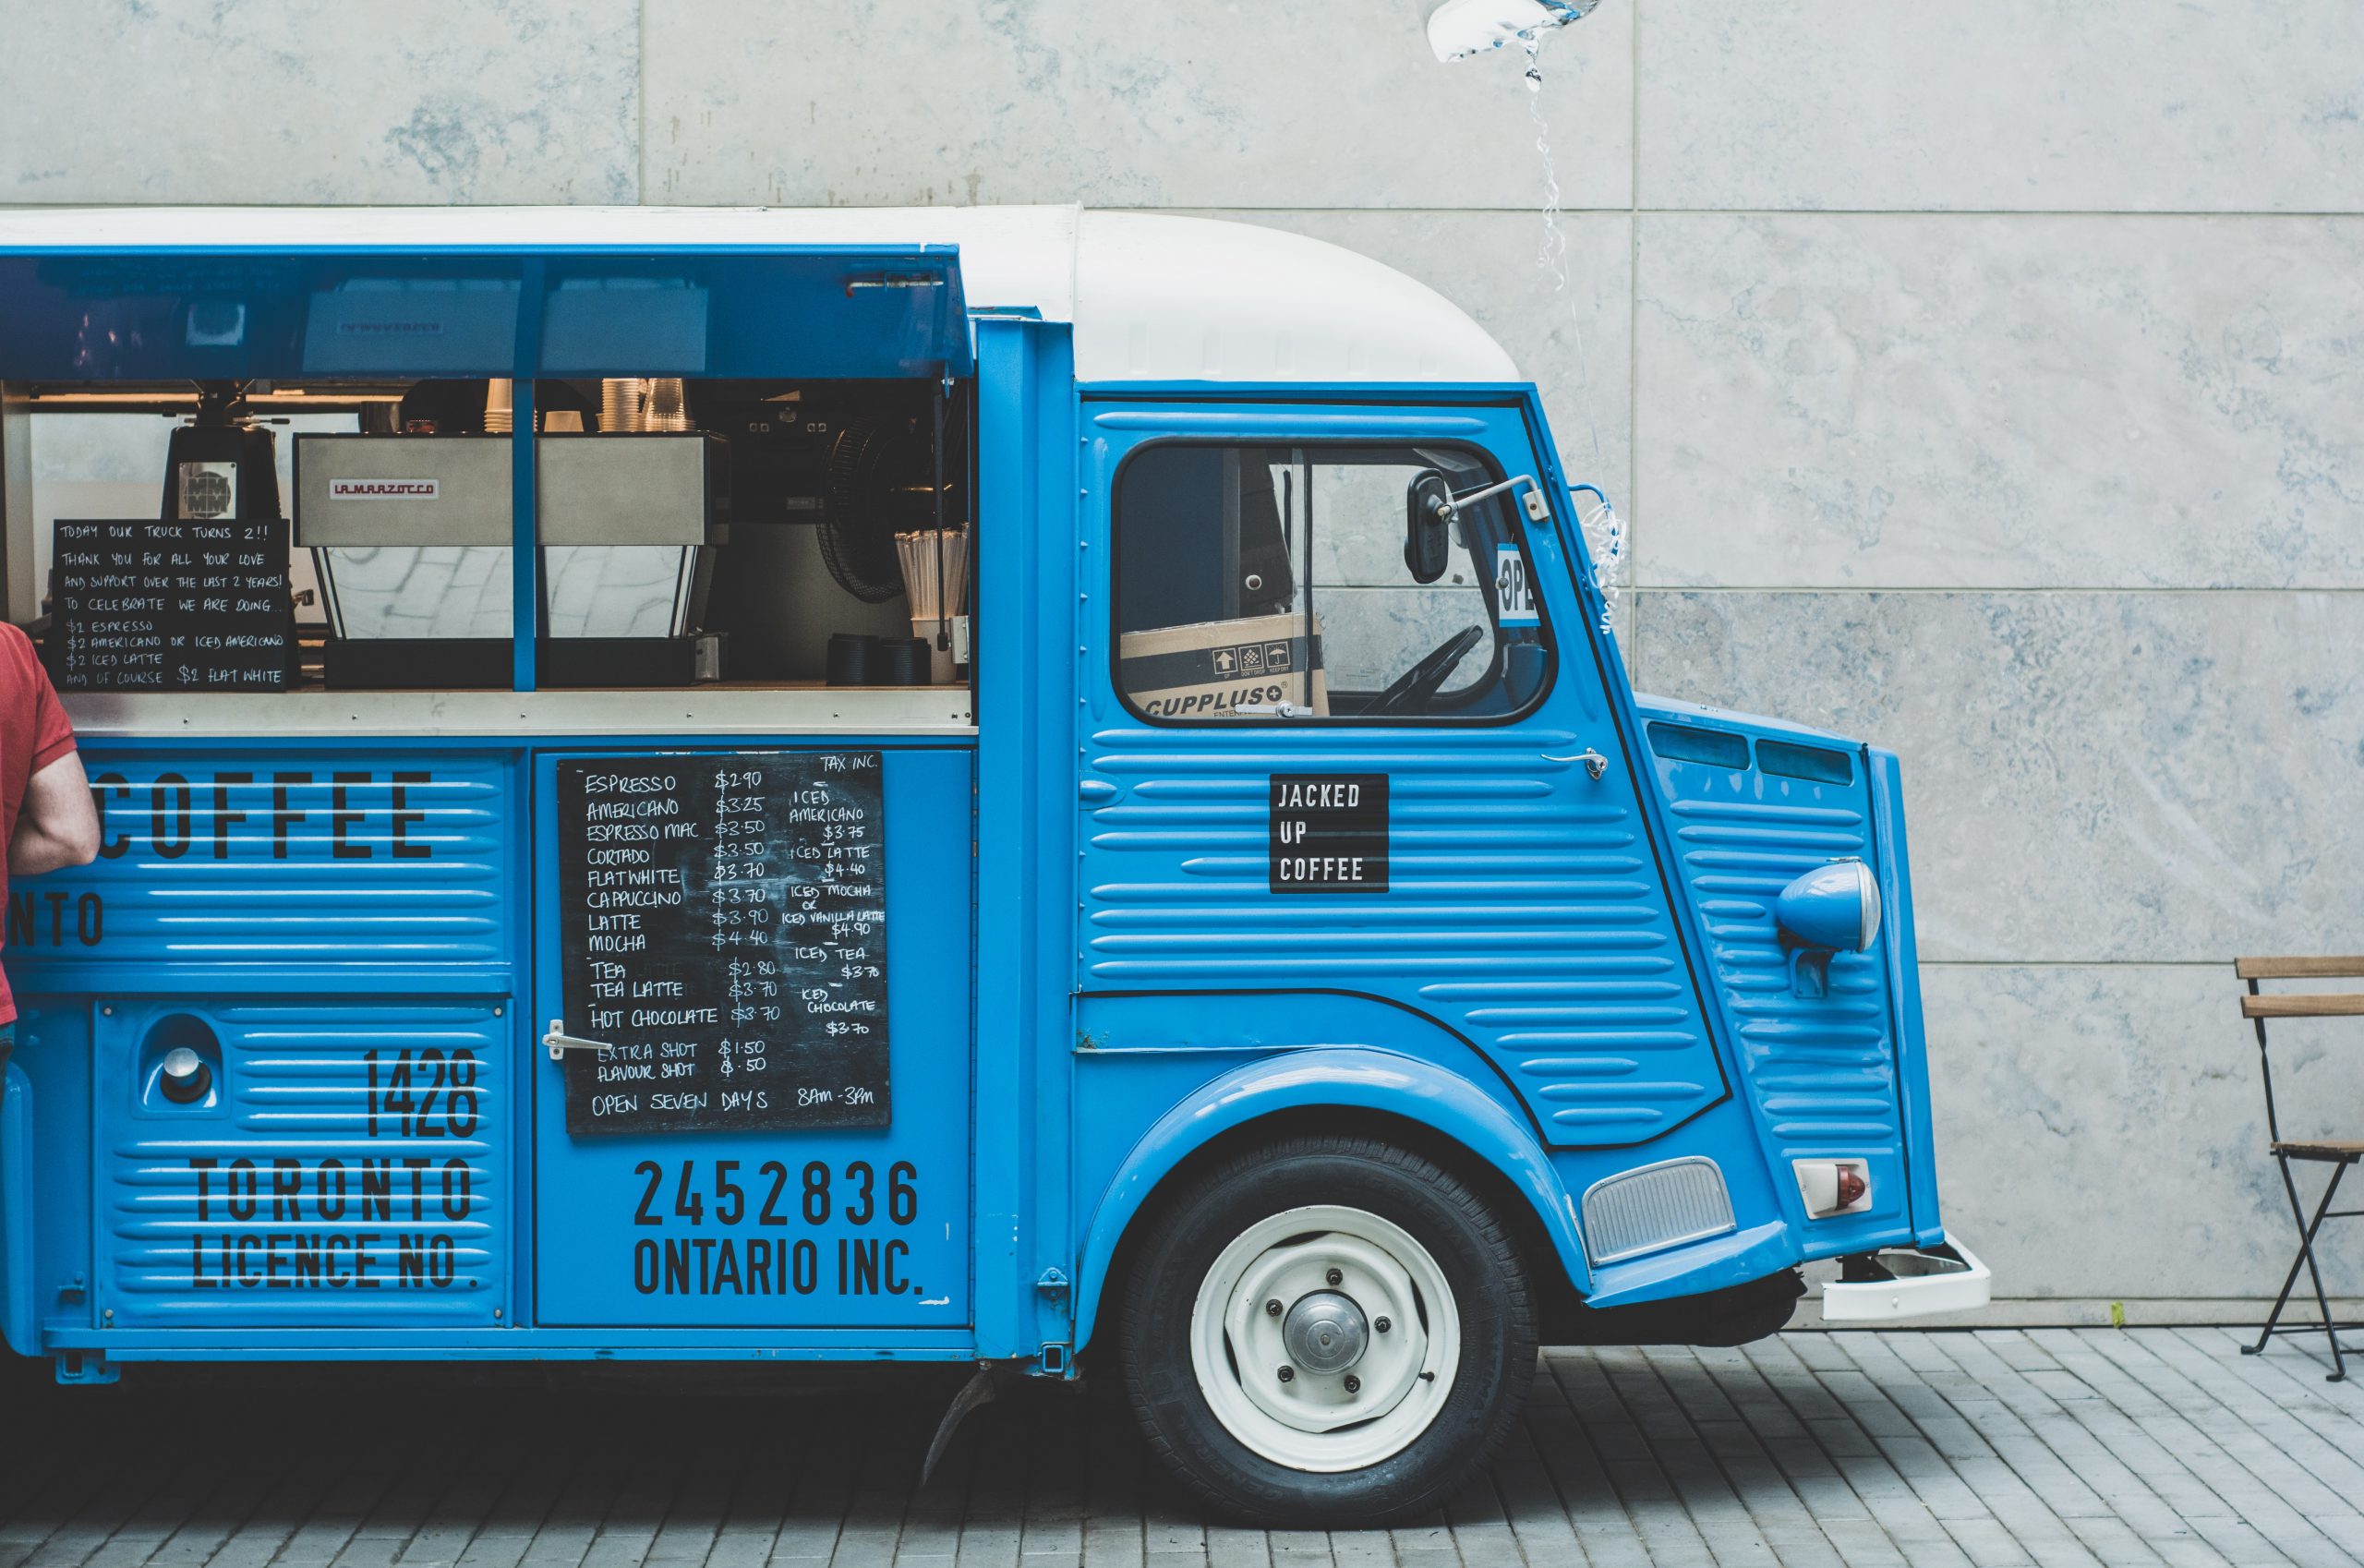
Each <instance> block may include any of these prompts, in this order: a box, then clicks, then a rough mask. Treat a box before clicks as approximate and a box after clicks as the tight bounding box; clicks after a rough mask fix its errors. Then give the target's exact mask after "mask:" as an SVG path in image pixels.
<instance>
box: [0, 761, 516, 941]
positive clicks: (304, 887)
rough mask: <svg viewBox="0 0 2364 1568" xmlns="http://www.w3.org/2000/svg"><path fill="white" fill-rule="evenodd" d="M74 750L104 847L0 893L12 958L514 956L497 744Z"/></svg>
mask: <svg viewBox="0 0 2364 1568" xmlns="http://www.w3.org/2000/svg"><path fill="white" fill-rule="evenodd" d="M85 750H86V763H87V766H89V768H90V775H91V786H92V789H93V791H94V792H95V794H96V796H97V798H98V801H99V804H100V808H101V811H102V814H103V817H102V828H103V850H102V851H101V855H100V858H99V860H98V861H97V862H94V863H92V864H90V865H89V866H85V867H81V868H79V869H77V870H74V871H69V872H63V873H59V874H54V875H52V876H47V877H43V878H42V879H40V880H39V881H37V882H25V883H19V884H18V885H17V886H16V887H13V888H11V889H10V893H9V899H8V911H7V930H8V956H9V959H10V962H11V963H12V964H17V963H26V962H30V963H40V962H42V961H44V960H52V959H54V960H61V961H67V962H75V963H80V962H86V961H98V962H103V963H117V962H119V963H123V964H126V965H139V966H145V965H152V964H156V963H163V962H173V961H182V962H202V963H205V964H208V965H218V964H224V963H235V964H256V965H270V966H272V967H274V968H279V967H284V966H287V965H292V964H306V965H308V964H320V963H336V964H344V963H352V962H356V961H367V962H375V963H403V964H415V963H437V964H440V963H452V962H461V963H470V962H473V963H497V962H506V961H508V960H509V959H511V957H512V955H513V946H514V941H515V931H516V928H517V927H518V925H519V924H520V923H521V922H520V920H519V918H518V911H517V910H516V909H515V907H514V900H515V888H514V886H513V880H512V878H511V877H510V876H509V875H508V874H506V867H507V862H506V859H505V857H507V856H509V855H511V854H513V852H514V846H513V837H514V832H513V824H514V823H515V822H516V821H517V820H518V817H519V814H518V811H517V804H516V801H515V797H514V791H513V788H512V784H511V778H512V774H511V770H510V768H509V766H508V765H507V764H506V763H505V761H504V760H503V759H502V758H501V757H500V756H498V755H487V754H474V755H471V754H467V753H464V752H452V751H433V752H427V751H411V752H382V753H377V752H355V751H347V750H344V749H339V750H338V751H336V752H335V753H334V754H320V755H311V754H305V753H297V752H277V751H271V752H263V751H259V750H257V749H255V748H252V747H248V748H245V749H243V750H239V751H235V752H233V751H222V752H213V751H181V750H173V751H166V750H164V749H162V748H155V749H150V750H146V751H139V750H132V749H128V748H124V747H119V746H112V745H107V744H104V743H93V744H92V745H90V746H89V747H87V748H86V749H85Z"/></svg>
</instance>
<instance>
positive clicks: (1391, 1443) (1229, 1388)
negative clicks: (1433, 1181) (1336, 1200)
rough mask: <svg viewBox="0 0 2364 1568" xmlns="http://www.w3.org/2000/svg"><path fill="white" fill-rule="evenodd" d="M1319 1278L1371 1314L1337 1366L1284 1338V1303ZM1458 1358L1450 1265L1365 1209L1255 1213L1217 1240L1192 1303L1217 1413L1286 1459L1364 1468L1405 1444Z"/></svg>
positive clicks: (1202, 1382) (1440, 1394)
mask: <svg viewBox="0 0 2364 1568" xmlns="http://www.w3.org/2000/svg"><path fill="white" fill-rule="evenodd" d="M1333 1271H1335V1272H1336V1273H1337V1275H1338V1279H1337V1282H1336V1283H1335V1284H1333V1283H1332V1282H1331V1279H1330V1275H1331V1273H1332V1272H1333ZM1319 1292H1328V1293H1332V1294H1334V1295H1338V1296H1344V1297H1346V1298H1347V1299H1348V1300H1349V1301H1351V1302H1352V1303H1353V1304H1354V1305H1355V1307H1356V1308H1357V1309H1359V1310H1360V1312H1361V1314H1362V1317H1363V1321H1364V1322H1365V1323H1366V1324H1368V1325H1369V1333H1368V1334H1367V1336H1366V1339H1365V1348H1364V1350H1363V1352H1362V1355H1361V1357H1360V1359H1359V1360H1357V1362H1356V1363H1355V1364H1354V1365H1352V1366H1351V1367H1346V1368H1342V1369H1338V1370H1337V1371H1334V1372H1321V1371H1314V1370H1310V1369H1304V1368H1299V1367H1297V1366H1296V1365H1295V1364H1294V1363H1293V1362H1292V1361H1291V1359H1290V1356H1289V1352H1288V1347H1287V1345H1286V1343H1285V1339H1284V1327H1283V1325H1284V1323H1285V1321H1286V1320H1287V1315H1288V1312H1289V1309H1290V1308H1292V1307H1294V1306H1295V1305H1296V1304H1297V1302H1299V1301H1302V1300H1304V1299H1305V1298H1306V1297H1309V1296H1311V1295H1314V1294H1316V1293H1319ZM1275 1302H1277V1303H1278V1304H1279V1306H1280V1311H1279V1312H1278V1313H1275V1312H1273V1311H1272V1310H1271V1304H1272V1303H1275ZM1381 1321H1385V1323H1386V1325H1387V1326H1386V1328H1385V1329H1384V1330H1383V1331H1382V1330H1381V1329H1380V1327H1379V1324H1380V1323H1381ZM1460 1365H1461V1318H1460V1315H1459V1312H1458V1311H1457V1309H1455V1307H1454V1304H1453V1290H1452V1287H1451V1286H1449V1285H1446V1284H1445V1279H1444V1271H1443V1270H1442V1269H1441V1268H1439V1267H1438V1266H1437V1261H1436V1260H1435V1259H1434V1258H1431V1257H1429V1249H1428V1248H1425V1247H1423V1246H1421V1245H1420V1244H1419V1243H1418V1242H1417V1241H1415V1240H1414V1239H1413V1238H1412V1236H1411V1234H1410V1233H1409V1232H1407V1231H1405V1229H1404V1228H1403V1227H1402V1226H1401V1225H1398V1224H1393V1223H1392V1222H1390V1221H1387V1220H1383V1219H1381V1218H1380V1217H1379V1216H1378V1215H1377V1214H1373V1213H1369V1212H1366V1211H1364V1210H1361V1209H1348V1208H1343V1207H1338V1206H1335V1205H1331V1204H1311V1205H1308V1206H1307V1207H1304V1208H1301V1209H1290V1210H1287V1211H1286V1212H1282V1213H1278V1214H1274V1215H1272V1217H1271V1218H1270V1219H1265V1220H1260V1221H1258V1222H1257V1223H1256V1224H1252V1225H1250V1226H1248V1229H1247V1230H1245V1231H1244V1232H1242V1233H1241V1234H1240V1235H1239V1236H1238V1237H1237V1239H1236V1240H1234V1241H1233V1242H1232V1244H1231V1245H1230V1246H1228V1247H1226V1248H1224V1249H1223V1255H1222V1256H1221V1257H1219V1258H1217V1259H1216V1260H1214V1266H1213V1267H1212V1268H1210V1269H1209V1270H1208V1271H1207V1277H1206V1279H1205V1280H1204V1281H1203V1282H1201V1283H1200V1286H1199V1296H1198V1300H1197V1301H1196V1302H1195V1303H1194V1304H1193V1305H1192V1307H1191V1309H1190V1369H1191V1371H1192V1372H1193V1373H1195V1374H1196V1375H1197V1377H1198V1380H1199V1391H1200V1393H1202V1394H1203V1395H1204V1396H1205V1397H1206V1401H1207V1405H1208V1406H1209V1408H1211V1409H1212V1410H1213V1412H1214V1415H1215V1419H1216V1420H1218V1421H1221V1422H1222V1423H1223V1426H1224V1430H1225V1431H1227V1432H1229V1433H1230V1434H1231V1435H1232V1436H1233V1437H1235V1438H1237V1439H1238V1440H1239V1441H1240V1442H1241V1443H1243V1444H1245V1445H1246V1446H1247V1447H1248V1449H1249V1450H1250V1451H1251V1452H1253V1453H1258V1454H1260V1455H1261V1456H1263V1457H1264V1458H1266V1459H1269V1460H1271V1461H1272V1462H1273V1463H1274V1464H1276V1465H1287V1466H1288V1467H1289V1468H1290V1469H1292V1470H1309V1471H1317V1472H1322V1473H1335V1472H1338V1471H1342V1470H1359V1469H1362V1468H1364V1467H1366V1466H1367V1465H1376V1464H1378V1463H1379V1462H1380V1461H1381V1460H1382V1459H1386V1458H1388V1457H1389V1456H1391V1455H1393V1454H1396V1453H1402V1452H1403V1451H1404V1450H1405V1449H1406V1448H1408V1447H1410V1446H1411V1444H1412V1441H1413V1440H1414V1439H1416V1438H1417V1437H1418V1436H1419V1435H1420V1434H1421V1433H1422V1432H1424V1431H1426V1430H1428V1429H1429V1424H1430V1423H1431V1422H1433V1421H1435V1419H1436V1418H1437V1412H1439V1411H1440V1410H1441V1409H1443V1408H1444V1403H1445V1400H1446V1398H1447V1397H1448V1396H1449V1395H1451V1393H1453V1375H1454V1373H1455V1372H1456V1371H1457V1370H1458V1369H1459V1368H1460ZM1284 1367H1287V1368H1288V1369H1289V1375H1288V1376H1287V1377H1286V1378H1285V1379H1284V1376H1283V1374H1282V1371H1281V1369H1282V1368H1284Z"/></svg>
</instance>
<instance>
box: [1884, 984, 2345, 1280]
mask: <svg viewBox="0 0 2364 1568" xmlns="http://www.w3.org/2000/svg"><path fill="white" fill-rule="evenodd" d="M1921 984H1922V992H1923V999H1924V1009H1925V1013H1926V1016H1927V1019H1928V1036H1929V1077H1930V1094H1931V1098H1932V1100H1933V1102H1934V1103H1935V1106H1936V1129H1937V1170H1938V1179H1939V1184H1940V1188H1941V1192H1942V1202H1943V1203H1944V1206H1945V1217H1946V1224H1947V1225H1948V1227H1949V1228H1950V1229H1951V1230H1952V1231H1953V1232H1954V1233H1955V1234H1957V1235H1959V1236H1961V1237H1962V1238H1963V1239H1964V1240H1965V1241H1967V1242H1969V1243H1970V1245H1971V1247H1972V1248H1973V1249H1974V1250H1976V1251H1977V1252H1978V1253H1979V1255H1980V1256H1981V1257H1983V1258H1984V1260H1986V1261H1987V1262H1988V1263H1989V1264H1990V1265H1992V1266H1993V1268H1994V1270H1995V1292H1996V1295H1997V1296H2001V1297H2101V1298H2104V1299H2110V1298H2119V1297H2202V1298H2204V1297H2214V1298H2218V1299H2226V1300H2231V1299H2237V1298H2241V1297H2248V1298H2249V1299H2252V1300H2254V1299H2257V1298H2259V1297H2267V1298H2271V1297H2272V1296H2273V1295H2274V1291H2275V1290H2276V1289H2277V1288H2279V1287H2280V1285H2281V1284H2282V1272H2283V1271H2284V1270H2285V1269H2286V1268H2287V1267H2289V1264H2290V1258H2291V1254H2292V1252H2293V1251H2294V1249H2295V1248H2296V1246H2297V1236H2296V1233H2295V1232H2294V1231H2293V1230H2292V1228H2291V1224H2290V1212H2289V1208H2288V1205H2287V1201H2286V1200H2285V1198H2284V1197H2283V1193H2282V1184H2281V1178H2280V1177H2279V1176H2277V1175H2276V1173H2275V1171H2274V1162H2273V1161H2272V1160H2271V1159H2270V1158H2269V1157H2268V1156H2267V1153H2266V1144H2267V1138H2266V1130H2265V1100H2264V1092H2263V1090H2262V1088H2261V1085H2260V1082H2259V1079H2258V1062H2257V1043H2256V1041H2255V1039H2254V1037H2253V1036H2252V1035H2251V1034H2250V1032H2249V1025H2247V1024H2246V1023H2243V1022H2242V1021H2241V1018H2240V1012H2239V1006H2238V997H2239V995H2240V987H2241V983H2240V982H2239V981H2237V980H2236V979H2235V978H2234V977H2233V971H2232V966H2231V965H2230V964H2225V965H2222V966H2217V965H2208V966H2201V967H2184V966H2170V965H2153V964H2125V965H2106V966H2098V967H2087V966H2079V965H2060V966H2041V967H2027V968H2021V967H2013V966H1994V967H1990V966H1986V965H1952V964H1933V965H1924V966H1923V969H1922V971H1921ZM2273 1030H2274V1070H2275V1074H2276V1077H2277V1081H2278V1084H2279V1087H2280V1091H2281V1095H2282V1098H2281V1106H2282V1110H2283V1113H2284V1115H2285V1116H2286V1117H2288V1118H2291V1119H2290V1120H2289V1121H2288V1122H2286V1128H2287V1130H2288V1131H2290V1132H2293V1133H2311V1134H2314V1135H2316V1136H2333V1137H2349V1138H2354V1137H2358V1136H2364V1110H2360V1109H2359V1107H2364V1036H2359V1034H2358V1031H2357V1029H2356V1020H2355V1019H2306V1020H2292V1021H2290V1022H2288V1023H2276V1024H2274V1026H2273ZM2305 1176H2306V1182H2305V1185H2304V1186H2303V1187H2302V1191H2303V1192H2304V1193H2305V1194H2306V1196H2307V1199H2308V1201H2309V1203H2310V1205H2311V1203H2312V1201H2313V1198H2314V1195H2315V1194H2316V1193H2317V1192H2318V1191H2320V1190H2321V1186H2320V1184H2321V1179H2322V1172H2321V1171H2320V1169H2317V1170H2313V1171H2309V1172H2306V1173H2305ZM2350 1225H2351V1227H2352V1225H2353V1222H2350ZM2357 1235H2358V1233H2357V1232H2356V1231H2355V1230H2354V1229H2353V1228H2349V1229H2347V1230H2346V1232H2345V1233H2335V1232H2334V1231H2333V1230H2332V1229H2331V1228H2330V1227H2326V1231H2325V1236H2326V1237H2327V1238H2328V1241H2329V1244H2328V1245H2327V1246H2325V1247H2324V1248H2322V1258H2323V1260H2324V1261H2325V1262H2326V1264H2328V1268H2327V1270H2326V1272H2325V1276H2324V1284H2325V1285H2327V1286H2328V1287H2329V1288H2330V1289H2331V1291H2332V1293H2333V1294H2334V1296H2342V1295H2346V1296H2353V1295H2355V1294H2356V1293H2357V1292H2358V1290H2364V1246H2358V1245H2357ZM2262 1315H2263V1314H2262V1313H2261V1312H2259V1313H2256V1314H2255V1316H2256V1317H2262ZM2313 1316H2314V1309H2313V1308H2312V1306H2311V1305H2310V1306H2309V1308H2308V1309H2307V1312H2306V1318H2307V1319H2308V1320H2311V1319H2312V1318H2313Z"/></svg>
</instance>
